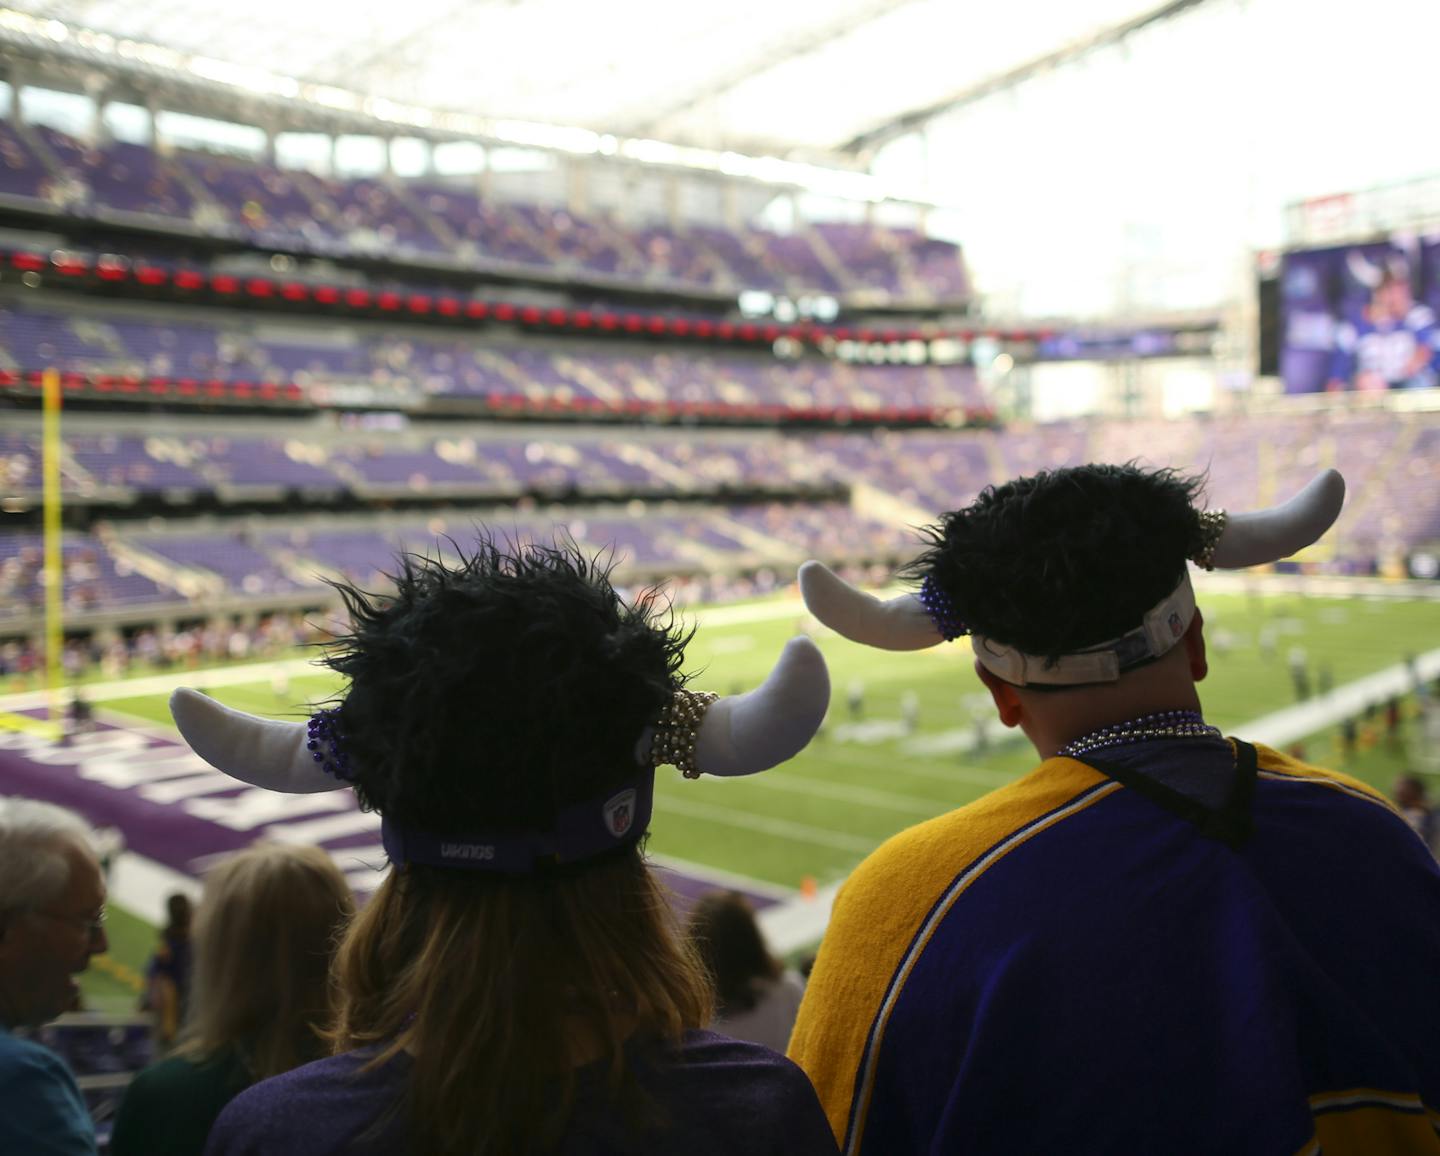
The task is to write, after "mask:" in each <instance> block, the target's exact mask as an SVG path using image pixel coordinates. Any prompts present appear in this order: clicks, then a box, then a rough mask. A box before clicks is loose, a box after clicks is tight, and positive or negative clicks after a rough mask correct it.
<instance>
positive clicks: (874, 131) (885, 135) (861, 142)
mask: <svg viewBox="0 0 1440 1156" xmlns="http://www.w3.org/2000/svg"><path fill="white" fill-rule="evenodd" d="M1207 2H1208V0H1169V3H1166V4H1162V5H1160V7H1158V8H1153V9H1151V10H1150V11H1149V12H1145V13H1142V14H1141V15H1139V16H1137V17H1135V18H1134V19H1132V20H1126V21H1124V22H1123V23H1120V24H1116V25H1113V26H1112V27H1110V28H1106V29H1104V30H1103V31H1101V32H1097V33H1094V34H1092V35H1090V36H1086V37H1082V38H1081V39H1079V40H1075V41H1072V42H1071V43H1069V44H1066V45H1062V46H1061V47H1060V48H1057V49H1055V50H1054V51H1053V52H1047V53H1045V54H1044V55H1043V56H1037V57H1034V58H1033V59H1031V60H1027V61H1026V62H1025V63H1023V64H1020V65H1017V66H1016V67H1014V68H1011V69H1008V70H1007V71H1005V72H1002V73H999V74H997V75H995V76H992V77H988V78H987V79H985V80H982V81H980V82H979V83H978V84H973V85H970V86H969V87H967V88H963V89H960V90H959V91H958V92H954V93H952V94H951V95H949V96H947V97H945V98H944V99H943V100H939V101H936V102H935V103H934V104H928V105H925V106H923V107H921V108H917V109H912V110H911V111H910V112H906V113H902V114H901V115H899V116H897V117H892V118H890V119H889V120H886V121H884V122H882V123H881V124H878V125H876V126H875V127H874V128H871V129H866V130H865V131H864V132H862V133H860V134H858V135H857V136H854V137H851V138H850V139H849V140H848V141H846V142H845V143H844V144H842V145H840V146H839V147H838V148H837V149H836V151H837V152H841V153H855V154H862V155H863V154H866V153H872V152H874V151H875V150H876V149H878V148H880V147H881V146H882V145H884V144H887V143H888V142H890V141H892V140H895V139H897V138H899V137H902V136H905V135H906V134H908V133H912V132H915V131H916V130H918V129H921V128H923V127H924V126H925V125H927V124H929V123H930V122H931V121H932V120H935V119H936V118H937V117H941V116H944V115H945V114H946V113H950V112H954V111H955V110H956V109H960V108H964V107H965V106H966V105H970V104H975V103H977V102H979V101H982V100H985V99H986V98H987V97H991V96H994V95H996V94H997V93H1001V92H1005V91H1007V90H1009V89H1012V88H1015V87H1017V86H1018V85H1021V84H1024V83H1025V82H1026V81H1027V80H1030V79H1031V78H1032V77H1035V76H1038V75H1040V74H1041V73H1044V72H1048V71H1049V70H1050V69H1052V68H1058V67H1059V66H1061V65H1063V64H1072V63H1074V62H1075V61H1077V60H1079V59H1081V58H1082V57H1084V56H1088V55H1089V54H1090V53H1092V52H1095V51H1096V50H1098V49H1101V48H1108V47H1109V46H1110V45H1112V44H1118V43H1120V42H1121V41H1122V40H1124V39H1125V38H1126V37H1127V36H1130V35H1132V34H1133V33H1136V32H1139V31H1140V29H1142V28H1145V27H1148V26H1149V25H1151V24H1159V23H1161V22H1162V21H1165V20H1169V19H1171V18H1172V17H1175V16H1178V15H1179V14H1180V13H1182V12H1184V11H1186V10H1187V9H1190V8H1198V7H1199V6H1200V5H1202V4H1205V3H1207Z"/></svg>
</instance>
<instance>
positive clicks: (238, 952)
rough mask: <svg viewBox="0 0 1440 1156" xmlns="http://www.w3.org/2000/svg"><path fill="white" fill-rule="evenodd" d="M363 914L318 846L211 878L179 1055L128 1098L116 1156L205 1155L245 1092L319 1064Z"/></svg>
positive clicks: (276, 851) (114, 1145)
mask: <svg viewBox="0 0 1440 1156" xmlns="http://www.w3.org/2000/svg"><path fill="white" fill-rule="evenodd" d="M354 911H355V901H354V898H353V897H352V895H351V893H350V888H349V886H348V885H347V884H346V882H345V877H344V876H343V875H341V874H340V871H339V869H338V868H337V867H336V866H335V864H334V863H333V862H331V860H330V857H329V856H328V855H326V854H325V852H323V851H321V850H319V849H318V848H316V847H293V846H288V845H285V844H279V843H266V844H258V845H256V846H254V847H251V848H249V849H247V850H244V851H240V852H238V853H237V854H235V855H232V856H230V857H229V858H227V859H225V860H223V861H221V862H220V863H219V864H218V865H217V866H216V867H215V868H213V869H212V870H211V871H210V873H209V875H207V876H206V879H205V889H204V893H203V895H202V897H201V900H200V907H199V911H198V913H197V915H196V919H195V931H194V971H193V975H192V986H191V993H190V1005H189V1012H190V1014H189V1018H188V1020H187V1022H186V1023H185V1024H184V1025H183V1027H182V1031H181V1038H180V1044H179V1047H178V1048H177V1049H176V1051H175V1053H174V1054H173V1055H171V1056H170V1057H169V1058H167V1059H164V1060H161V1061H160V1062H159V1063H157V1064H154V1065H152V1066H151V1067H149V1068H147V1069H145V1071H143V1072H141V1073H140V1075H138V1076H137V1077H136V1078H135V1080H134V1082H133V1083H132V1084H131V1085H130V1087H129V1088H128V1089H126V1092H125V1097H124V1099H123V1100H122V1101H121V1104H120V1110H119V1113H118V1114H117V1116H116V1119H115V1128H114V1132H113V1134H112V1137H111V1141H110V1151H111V1153H112V1156H199V1153H201V1152H202V1151H204V1148H205V1141H206V1138H207V1136H208V1135H209V1132H210V1127H211V1125H212V1124H213V1123H214V1122H215V1118H216V1117H217V1116H218V1115H219V1114H220V1110H221V1109H222V1108H224V1107H225V1105H226V1104H227V1103H229V1102H230V1100H231V1099H233V1098H234V1097H235V1096H236V1095H237V1094H239V1093H240V1092H241V1091H243V1090H244V1089H245V1088H247V1087H249V1086H250V1085H251V1084H253V1083H255V1082H256V1081H257V1080H264V1079H267V1078H268V1077H270V1076H277V1075H279V1074H280V1073H281V1072H287V1071H289V1070H290V1069H291V1068H294V1067H298V1066H299V1065H301V1064H304V1063H308V1062H309V1061H311V1060H314V1059H318V1058H319V1057H320V1056H323V1055H324V1054H325V1053H326V1051H327V1050H328V1049H327V1047H326V1045H325V1043H324V1041H323V1039H322V1038H321V1035H320V1032H321V1031H322V1030H323V1028H324V1025H325V1023H326V1021H327V1019H328V1017H329V1012H330V1006H329V994H328V993H329V972H330V965H331V961H332V958H333V956H334V950H335V945H336V942H337V941H338V938H339V936H340V934H341V932H342V931H343V930H344V928H345V925H346V923H347V922H348V921H349V919H350V917H351V916H352V915H353V914H354Z"/></svg>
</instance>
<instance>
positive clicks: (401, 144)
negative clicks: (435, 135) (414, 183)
mask: <svg viewBox="0 0 1440 1156" xmlns="http://www.w3.org/2000/svg"><path fill="white" fill-rule="evenodd" d="M390 168H391V170H392V171H393V172H394V173H395V175H396V176H397V177H423V176H424V175H425V174H426V173H428V172H429V171H430V142H429V141H425V140H421V139H420V138H419V137H413V136H401V137H396V138H395V139H394V140H392V141H391V142H390Z"/></svg>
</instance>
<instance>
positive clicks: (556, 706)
mask: <svg viewBox="0 0 1440 1156" xmlns="http://www.w3.org/2000/svg"><path fill="white" fill-rule="evenodd" d="M610 569H611V563H610V562H609V561H608V560H604V559H594V558H589V557H586V556H585V555H583V554H582V553H581V552H580V550H579V549H578V547H576V546H575V545H574V544H573V543H570V544H566V545H562V546H553V547H552V546H539V545H523V546H521V545H517V546H511V545H510V544H508V543H507V544H504V545H501V544H497V543H496V542H495V541H494V540H493V539H491V538H489V537H484V536H482V537H481V538H480V540H479V541H478V542H477V544H476V545H475V547H474V548H473V550H472V551H469V552H462V553H461V556H460V557H459V559H458V561H456V562H454V563H446V562H444V561H442V560H440V559H439V558H430V557H421V556H417V555H406V556H404V557H403V558H402V559H401V560H400V569H399V573H398V574H396V575H393V576H392V577H393V581H394V583H395V592H394V594H393V595H387V596H380V595H375V594H370V593H366V592H363V591H360V590H358V589H356V588H354V587H352V586H348V585H346V584H343V583H338V584H337V586H336V588H337V589H338V590H339V591H340V593H341V595H342V596H343V597H344V599H345V602H346V604H347V607H348V608H349V610H350V613H351V616H352V620H353V629H352V632H351V633H350V634H349V635H347V636H345V637H343V638H341V639H339V640H338V641H337V643H336V646H335V648H334V649H333V650H332V651H331V652H330V653H329V654H328V655H327V657H326V663H327V665H329V666H330V667H331V668H332V669H334V670H336V671H338V672H339V673H340V674H342V675H344V676H345V677H346V678H347V679H348V680H349V683H350V685H349V688H348V690H347V692H346V693H345V696H344V699H343V701H342V702H341V703H340V710H341V715H340V727H341V732H342V734H343V735H344V744H345V747H346V749H347V751H348V752H349V753H350V757H351V765H352V770H353V773H354V776H355V789H356V793H357V794H358V795H359V797H360V801H361V803H362V804H363V805H365V806H367V807H374V808H377V809H379V810H380V811H382V812H383V813H384V814H385V815H386V816H387V817H389V818H390V819H391V820H393V821H396V822H398V823H401V824H405V825H409V826H413V827H418V828H421V829H425V830H430V831H436V832H453V831H457V830H490V831H497V832H516V831H522V830H537V829H545V828H547V827H548V825H549V823H550V821H551V820H552V817H553V816H554V814H555V813H556V811H557V810H559V809H561V808H563V807H565V806H567V805H569V804H571V803H575V802H581V801H584V800H586V799H590V798H594V797H596V796H597V795H599V794H602V793H603V792H604V791H606V790H607V789H609V788H610V787H611V786H613V785H615V784H617V783H621V782H624V781H626V780H627V779H633V778H634V777H635V774H636V769H637V762H636V759H635V744H636V741H637V740H638V739H639V738H640V735H641V733H642V732H643V730H644V729H645V727H646V726H647V725H648V724H649V723H652V722H653V721H655V719H656V718H657V717H658V716H659V714H660V712H661V711H662V710H663V708H664V707H665V705H666V703H668V702H669V700H670V697H671V695H672V693H673V691H674V690H675V688H677V687H678V686H680V685H681V683H682V681H683V680H682V679H681V677H680V673H679V672H680V664H681V662H682V660H683V656H684V647H685V644H686V642H687V641H688V640H689V633H687V632H684V631H682V630H681V629H679V628H678V627H677V626H676V625H675V623H674V620H673V617H672V616H670V615H669V613H668V608H666V607H657V606H656V605H655V599H654V598H653V597H650V596H647V597H643V598H641V599H640V600H638V602H637V604H636V605H627V604H626V603H625V602H623V601H622V600H621V598H620V596H619V595H618V594H617V593H616V591H615V589H614V588H613V586H612V585H611V583H610ZM647 594H653V592H647Z"/></svg>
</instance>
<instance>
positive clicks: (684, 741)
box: [650, 690, 720, 779]
mask: <svg viewBox="0 0 1440 1156" xmlns="http://www.w3.org/2000/svg"><path fill="white" fill-rule="evenodd" d="M719 697H720V696H719V695H718V694H713V693H711V692H710V691H694V690H677V691H676V692H675V693H674V694H673V695H672V696H671V698H670V702H669V704H668V705H667V706H666V707H665V709H664V711H662V712H661V714H660V718H659V720H658V721H657V722H656V724H655V736H654V738H652V739H651V740H650V765H651V766H654V767H658V766H660V765H661V764H662V763H669V764H670V765H671V766H673V767H675V768H676V769H677V770H678V771H679V772H680V773H681V774H682V775H684V776H685V777H686V778H687V779H698V778H699V777H700V771H699V769H698V768H697V767H696V766H695V741H696V736H697V735H698V734H699V732H700V724H701V723H702V722H704V721H705V712H706V711H707V710H709V709H710V704H711V703H713V702H715V701H716V700H717V699H718V698H719Z"/></svg>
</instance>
